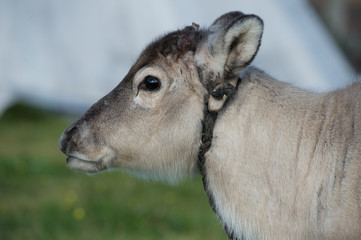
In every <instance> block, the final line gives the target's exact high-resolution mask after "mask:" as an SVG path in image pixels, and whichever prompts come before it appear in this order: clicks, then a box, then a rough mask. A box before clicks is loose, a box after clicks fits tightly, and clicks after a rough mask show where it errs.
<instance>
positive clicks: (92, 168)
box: [66, 156, 107, 173]
mask: <svg viewBox="0 0 361 240" xmlns="http://www.w3.org/2000/svg"><path fill="white" fill-rule="evenodd" d="M66 164H67V166H68V167H69V168H71V169H74V170H76V171H81V172H86V173H96V172H100V171H104V170H106V169H107V167H106V166H105V165H104V163H103V161H102V159H99V160H96V161H89V160H83V159H80V158H76V157H73V156H68V158H67V159H66Z"/></svg>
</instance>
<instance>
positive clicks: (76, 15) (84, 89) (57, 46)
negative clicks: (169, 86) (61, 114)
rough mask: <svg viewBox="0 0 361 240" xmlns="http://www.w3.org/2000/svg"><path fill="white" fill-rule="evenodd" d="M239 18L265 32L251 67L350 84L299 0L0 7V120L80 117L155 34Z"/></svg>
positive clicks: (2, 3) (307, 84)
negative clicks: (21, 105)
mask: <svg viewBox="0 0 361 240" xmlns="http://www.w3.org/2000/svg"><path fill="white" fill-rule="evenodd" d="M234 10H240V11H242V12H244V13H254V14H257V15H259V16H260V17H261V18H262V19H263V20H264V22H265V32H264V35H263V36H264V37H263V41H262V46H261V48H260V51H259V54H258V56H257V57H256V59H255V62H254V65H256V66H258V67H260V68H262V69H264V70H266V71H267V72H268V73H270V74H271V75H272V76H274V77H276V78H278V79H280V80H282V81H287V82H291V83H294V84H295V85H297V86H300V87H303V88H307V89H312V90H315V91H327V90H330V89H334V88H337V87H340V86H344V85H345V84H346V83H347V82H350V81H351V80H352V79H355V76H354V75H353V71H352V69H351V68H350V66H349V65H348V63H347V62H346V61H345V59H344V57H343V55H342V54H340V52H339V50H338V49H337V48H336V46H335V44H334V42H333V41H332V39H331V38H330V37H329V35H328V34H327V32H326V31H325V29H324V27H323V26H322V24H321V23H320V21H319V19H318V18H317V16H316V15H315V13H314V12H313V10H312V9H311V7H310V6H309V5H308V4H307V2H306V0H292V1H289V0H254V1H249V0H222V1H218V0H210V1H206V0H204V1H202V0H198V1H197V0H182V1H167V0H154V1H149V0H132V1H119V0H104V1H98V0H62V1H49V0H32V1H27V0H16V1H14V0H0V112H1V111H2V110H3V109H4V108H5V107H6V106H8V104H9V103H11V102H12V101H15V100H19V99H22V100H25V101H29V102H31V103H33V104H37V105H39V106H42V107H47V108H52V109H56V110H63V111H64V110H65V111H70V112H74V113H78V114H79V113H81V112H82V111H84V110H85V109H86V108H88V107H89V106H90V105H91V104H92V103H93V102H95V101H96V100H97V99H99V98H100V97H102V96H103V95H105V94H106V93H107V92H109V91H110V90H111V89H113V88H114V87H115V86H116V85H117V84H118V83H119V82H120V81H121V80H122V78H123V77H124V75H125V74H126V73H127V71H128V69H129V68H130V66H131V64H132V63H133V62H134V61H135V60H136V58H137V56H138V54H139V53H140V52H141V50H142V49H143V48H144V47H145V46H146V44H147V43H149V42H150V41H151V40H153V39H154V38H156V37H157V36H159V35H160V34H163V33H166V32H168V31H172V30H175V29H177V28H183V27H184V26H186V25H190V24H191V23H192V22H196V23H198V24H200V25H201V27H202V26H208V25H209V24H211V23H212V22H213V21H214V20H215V19H216V18H217V17H218V16H220V15H221V14H223V13H225V12H228V11H234Z"/></svg>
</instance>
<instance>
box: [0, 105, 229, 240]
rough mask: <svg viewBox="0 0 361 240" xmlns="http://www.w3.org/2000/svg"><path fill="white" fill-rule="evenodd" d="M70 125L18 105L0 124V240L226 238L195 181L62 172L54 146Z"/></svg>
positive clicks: (62, 162)
mask: <svg viewBox="0 0 361 240" xmlns="http://www.w3.org/2000/svg"><path fill="white" fill-rule="evenodd" d="M72 120H74V119H66V118H64V117H62V116H59V115H56V114H53V113H49V112H46V111H43V110H40V109H36V108H32V107H28V106H25V105H21V104H17V105H15V106H13V107H11V108H10V109H9V110H8V111H6V112H5V113H4V114H3V115H2V117H1V118H0V239H2V240H7V239H47V240H48V239H67V240H68V239H87V240H90V239H137V240H141V239H175V240H176V239H227V237H226V235H225V233H224V231H223V228H222V226H221V224H220V223H219V221H218V219H217V217H216V215H215V214H214V213H213V212H212V210H211V208H210V206H209V204H208V200H207V197H206V194H205V193H204V191H203V186H202V183H201V180H200V179H199V178H197V179H195V180H193V181H190V180H189V181H186V182H184V183H181V184H180V185H179V186H169V185H166V184H163V183H153V182H144V181H142V180H139V179H135V178H133V177H130V176H128V175H126V174H124V173H122V172H120V171H114V172H106V173H102V174H98V175H94V176H87V175H85V174H82V173H78V172H74V171H72V170H70V169H68V168H67V167H66V164H65V157H64V156H63V155H62V154H61V152H60V151H59V150H58V147H57V141H58V138H59V137H60V135H61V133H62V131H63V130H64V129H65V128H66V127H67V126H68V125H69V124H70V123H71V121H72Z"/></svg>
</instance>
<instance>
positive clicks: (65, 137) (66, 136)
mask: <svg viewBox="0 0 361 240" xmlns="http://www.w3.org/2000/svg"><path fill="white" fill-rule="evenodd" d="M77 129H78V128H77V127H76V126H70V127H68V128H67V129H66V130H65V131H64V132H63V134H62V135H61V136H60V139H59V141H58V147H59V148H60V150H61V151H62V152H63V153H65V154H67V151H68V146H69V144H70V142H71V139H72V138H73V135H74V133H76V131H77Z"/></svg>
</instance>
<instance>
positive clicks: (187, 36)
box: [59, 12, 263, 181]
mask: <svg viewBox="0 0 361 240" xmlns="http://www.w3.org/2000/svg"><path fill="white" fill-rule="evenodd" d="M262 32H263V23H262V20H261V19H260V18H258V17H257V16H254V15H244V14H242V13H240V12H231V13H227V14H225V15H223V16H221V17H219V18H218V19H217V20H216V21H215V22H214V23H213V24H212V25H211V26H210V27H209V28H208V29H198V25H196V24H193V26H190V27H186V28H184V29H182V30H179V31H175V32H172V33H169V34H167V35H165V36H164V37H162V38H160V39H159V40H157V41H155V42H153V43H151V44H150V45H149V46H148V47H147V48H146V49H145V50H144V51H143V52H142V54H141V55H140V57H139V58H138V60H137V61H136V63H135V64H134V65H133V67H132V68H131V69H130V71H129V73H128V74H127V75H126V76H125V78H124V79H123V80H122V81H121V83H120V84H119V85H118V86H117V87H116V88H115V89H114V90H112V91H111V92H110V93H109V94H107V95H106V96H104V97H103V98H102V99H100V100H99V101H98V102H97V103H95V104H94V105H93V106H92V107H91V108H90V109H89V110H88V111H87V112H86V113H85V114H84V116H82V117H81V118H80V119H79V120H78V121H76V122H75V123H73V124H72V125H71V126H69V127H68V128H67V129H66V130H65V131H64V133H63V135H62V136H61V138H60V140H59V147H60V149H61V150H62V152H63V153H65V154H66V155H67V164H68V166H69V167H70V168H73V169H75V170H80V171H84V172H88V173H93V172H99V171H102V170H106V169H113V168H122V169H126V170H129V171H131V172H135V173H141V174H142V175H143V176H147V177H152V178H160V179H166V180H170V181H173V180H177V179H179V178H180V177H182V176H185V175H192V174H194V173H196V172H197V171H198V169H197V156H198V151H199V147H200V145H201V135H202V120H203V117H204V113H205V112H206V111H208V110H209V111H212V112H218V111H220V110H221V109H222V107H223V105H224V102H225V101H226V100H227V94H226V93H225V92H224V91H223V89H225V88H227V86H235V85H236V82H237V80H238V76H239V74H240V73H241V72H242V70H244V69H245V68H246V67H247V66H248V64H249V63H250V62H251V61H252V59H253V58H254V56H255V55H256V53H257V50H258V48H259V45H260V39H261V35H262ZM207 108H208V109H207Z"/></svg>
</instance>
